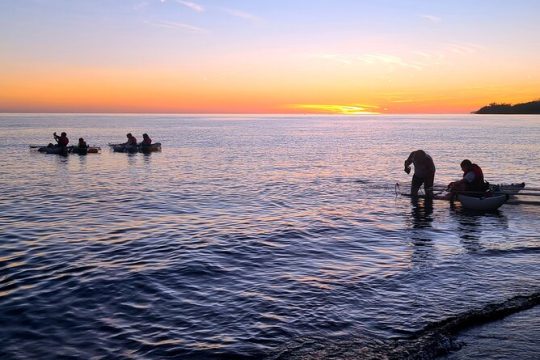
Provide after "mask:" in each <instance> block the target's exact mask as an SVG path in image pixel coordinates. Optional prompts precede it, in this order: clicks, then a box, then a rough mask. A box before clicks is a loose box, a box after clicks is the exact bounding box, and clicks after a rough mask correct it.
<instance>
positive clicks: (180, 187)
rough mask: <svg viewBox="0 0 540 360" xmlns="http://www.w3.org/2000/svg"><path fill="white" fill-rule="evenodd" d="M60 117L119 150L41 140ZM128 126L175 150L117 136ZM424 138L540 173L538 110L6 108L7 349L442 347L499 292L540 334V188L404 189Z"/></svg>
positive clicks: (493, 171)
mask: <svg viewBox="0 0 540 360" xmlns="http://www.w3.org/2000/svg"><path fill="white" fill-rule="evenodd" d="M53 131H57V132H60V131H66V132H67V133H68V136H69V137H70V139H71V142H76V140H77V138H78V137H80V136H83V137H84V138H85V139H86V140H87V142H88V143H89V144H93V145H101V146H102V147H103V151H102V153H101V154H98V155H93V154H89V155H88V156H78V155H70V156H69V157H61V156H57V155H45V154H41V153H37V152H34V151H30V150H29V149H28V145H29V144H39V143H42V144H46V143H48V142H49V141H51V134H52V132H53ZM128 131H129V132H132V133H134V135H136V136H137V138H138V139H139V140H140V139H141V138H142V137H141V134H142V133H143V132H148V133H149V134H150V136H151V137H152V138H153V139H154V141H159V142H161V143H162V144H163V151H162V152H161V153H152V154H150V155H144V154H122V153H113V152H111V151H110V150H109V149H108V148H107V146H106V144H107V143H109V142H122V141H124V139H125V134H126V133H127V132H128ZM417 148H423V149H425V150H426V151H427V152H428V153H430V154H431V155H432V156H433V158H434V160H435V163H436V165H437V175H436V183H440V184H446V183H448V182H449V181H451V180H455V179H457V178H459V177H460V176H461V174H460V168H459V163H460V161H461V160H462V159H463V158H470V159H471V160H473V161H474V162H477V163H478V164H480V165H481V166H482V168H483V169H484V173H485V175H486V178H487V180H489V181H491V182H493V183H498V182H522V181H524V182H526V183H527V186H529V187H536V188H539V187H540V117H538V116H488V115H485V116H481V117H480V116H473V115H471V116H380V117H313V116H312V117H308V116H304V117H254V116H251V117H250V116H236V117H235V116H210V117H209V116H191V117H190V116H158V115H148V116H145V115H137V116H131V115H99V116H98V115H0V156H1V159H2V166H1V167H0V187H1V189H2V196H1V197H0V357H1V358H2V359H28V358H39V359H56V358H61V357H65V358H81V359H90V358H111V359H112V358H115V359H116V358H118V359H148V358H164V357H172V358H181V359H226V358H229V359H239V358H253V359H258V358H263V357H268V358H271V359H272V358H273V359H312V358H323V359H324V358H332V359H349V358H370V357H372V358H385V357H390V358H402V357H406V356H407V354H416V355H418V354H422V353H425V354H426V357H427V358H429V357H433V356H436V355H437V354H439V353H444V351H445V349H455V348H457V346H456V345H455V344H453V340H452V339H453V338H454V337H455V336H458V335H460V333H461V328H462V327H465V326H461V324H463V325H466V324H465V323H466V322H467V319H470V317H469V315H470V314H471V312H481V313H483V314H485V315H486V316H485V319H484V320H482V321H483V322H487V323H490V319H491V317H492V315H493V318H498V314H499V313H496V312H495V311H494V310H493V309H494V307H496V308H497V309H499V310H500V309H501V308H502V309H508V312H509V313H514V314H516V315H513V316H519V315H520V314H527V313H532V314H535V315H533V319H532V320H528V321H525V322H522V324H526V325H523V326H513V327H505V326H502V327H499V328H500V329H501V330H500V331H499V332H502V333H503V335H502V336H504V333H505V332H506V333H507V332H512V333H515V334H518V335H519V334H520V333H521V334H522V335H524V336H523V338H525V337H526V336H525V334H526V333H527V331H528V330H527V328H531V327H532V328H534V329H538V326H539V325H538V316H537V314H538V311H537V310H536V308H534V306H535V305H537V304H538V296H539V294H540V266H539V265H540V261H539V255H540V239H539V233H540V221H539V220H540V218H539V215H540V206H535V205H504V206H503V207H501V209H500V210H499V211H498V212H496V213H488V214H471V213H467V212H465V211H463V210H462V209H461V208H460V207H459V206H457V207H453V208H451V207H450V206H449V204H448V203H446V202H438V201H435V202H434V203H432V204H429V203H425V202H423V201H419V202H414V201H412V202H411V200H410V199H406V198H402V197H397V198H396V196H395V193H394V184H395V183H396V182H397V181H400V182H406V181H409V180H410V177H409V176H407V175H406V174H405V173H404V172H403V170H402V169H403V161H404V160H405V158H406V157H407V156H408V154H409V152H410V151H411V150H415V149H417ZM516 303H517V305H516ZM531 307H532V308H533V309H532V310H526V309H528V308H531ZM503 312H504V311H503ZM456 319H457V320H456ZM450 320H452V321H454V320H455V321H457V323H458V324H460V326H457V327H454V328H452V330H451V331H450V330H448V327H447V326H446V325H445V324H447V322H448V321H450ZM531 322H532V323H531ZM513 324H515V322H514V323H513ZM499 332H497V333H499ZM518 335H516V336H518ZM464 336H465V335H464ZM467 336H469V335H467ZM470 336H475V335H474V334H473V335H470ZM506 337H508V338H510V336H509V335H508V334H506ZM449 339H450V340H449ZM533 339H534V337H533ZM536 339H537V337H536ZM458 340H459V339H458ZM482 341H483V342H482V346H483V347H484V348H485V349H490V348H491V349H495V348H497V347H499V339H498V338H496V337H484V338H483V340H482ZM458 342H459V341H458ZM516 344H517V343H516ZM518 348H519V350H520V351H522V354H523V355H524V356H529V358H532V356H533V355H534V354H536V353H537V352H538V351H539V350H540V348H539V345H536V344H532V345H531V344H530V342H529V343H528V345H526V344H525V345H519V346H518ZM439 349H442V350H441V352H439ZM464 349H465V347H464V348H463V349H462V350H460V351H458V352H456V353H455V356H457V357H453V358H456V359H457V358H467V357H469V356H468V355H464V356H465V357H459V356H460V355H459V354H460V353H461V354H466V353H462V352H461V351H464ZM469 349H470V348H469ZM504 349H512V348H511V347H506V348H504ZM504 349H500V350H499V351H498V352H497V353H498V355H499V356H500V357H499V358H501V359H502V358H512V355H513V354H515V351H516V350H515V349H513V350H511V351H510V350H506V351H507V352H506V353H505V350H504Z"/></svg>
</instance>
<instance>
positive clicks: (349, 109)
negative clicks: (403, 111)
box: [290, 104, 380, 115]
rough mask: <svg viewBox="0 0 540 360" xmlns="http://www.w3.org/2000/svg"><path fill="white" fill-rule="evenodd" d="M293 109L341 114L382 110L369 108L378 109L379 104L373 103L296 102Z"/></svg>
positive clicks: (358, 113) (371, 113)
mask: <svg viewBox="0 0 540 360" xmlns="http://www.w3.org/2000/svg"><path fill="white" fill-rule="evenodd" d="M290 108H291V109H299V110H305V111H306V112H313V113H316V114H320V113H323V114H341V115H376V114H380V112H376V111H371V110H368V109H376V108H378V106H371V105H325V104H294V105H291V106H290Z"/></svg>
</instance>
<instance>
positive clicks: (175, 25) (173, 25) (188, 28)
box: [146, 20, 208, 34]
mask: <svg viewBox="0 0 540 360" xmlns="http://www.w3.org/2000/svg"><path fill="white" fill-rule="evenodd" d="M146 23H147V24H149V25H152V26H157V27H162V28H166V29H177V30H183V31H185V32H189V33H197V34H205V33H208V30H206V29H203V28H200V27H196V26H193V25H188V24H183V23H179V22H175V21H166V20H160V21H146Z"/></svg>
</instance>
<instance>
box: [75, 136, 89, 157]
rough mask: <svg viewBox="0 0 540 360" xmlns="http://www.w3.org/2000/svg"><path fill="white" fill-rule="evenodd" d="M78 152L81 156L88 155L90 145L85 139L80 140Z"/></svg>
mask: <svg viewBox="0 0 540 360" xmlns="http://www.w3.org/2000/svg"><path fill="white" fill-rule="evenodd" d="M77 152H78V153H79V155H86V154H88V145H87V144H86V141H84V139H83V138H79V143H78V144H77Z"/></svg>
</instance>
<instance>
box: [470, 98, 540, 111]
mask: <svg viewBox="0 0 540 360" xmlns="http://www.w3.org/2000/svg"><path fill="white" fill-rule="evenodd" d="M473 114H540V100H536V101H530V102H527V103H521V104H515V105H512V104H497V103H491V104H489V105H488V106H484V107H483V108H481V109H480V110H476V111H473Z"/></svg>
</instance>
